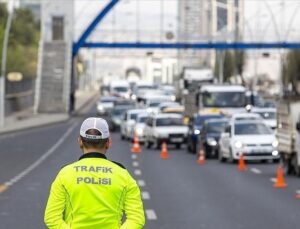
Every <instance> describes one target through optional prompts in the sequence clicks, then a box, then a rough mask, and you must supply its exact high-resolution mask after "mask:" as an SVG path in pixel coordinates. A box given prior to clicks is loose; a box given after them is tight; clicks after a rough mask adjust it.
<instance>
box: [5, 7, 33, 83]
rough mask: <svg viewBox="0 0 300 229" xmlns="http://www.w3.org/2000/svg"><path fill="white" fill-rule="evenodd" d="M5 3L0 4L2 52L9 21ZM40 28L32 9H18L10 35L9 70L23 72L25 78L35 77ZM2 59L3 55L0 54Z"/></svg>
mask: <svg viewBox="0 0 300 229" xmlns="http://www.w3.org/2000/svg"><path fill="white" fill-rule="evenodd" d="M7 16H8V14H7V10H6V6H5V4H0V52H1V53H2V48H3V47H2V44H3V36H4V30H5V26H6V21H7ZM38 41H39V30H38V24H37V22H35V20H34V16H33V14H32V12H31V11H29V10H27V9H16V10H15V13H14V17H13V22H12V27H11V31H10V36H9V44H8V55H7V72H21V73H23V75H24V77H25V78H28V77H31V78H32V77H35V76H36V68H37V54H38ZM0 61H1V55H0Z"/></svg>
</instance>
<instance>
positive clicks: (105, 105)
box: [97, 96, 117, 115]
mask: <svg viewBox="0 0 300 229" xmlns="http://www.w3.org/2000/svg"><path fill="white" fill-rule="evenodd" d="M115 101H117V98H116V97H112V96H104V97H102V98H101V99H99V101H98V102H97V113H98V115H104V114H107V113H109V112H111V111H112V109H113V107H114V102H115Z"/></svg>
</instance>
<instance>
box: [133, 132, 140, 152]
mask: <svg viewBox="0 0 300 229" xmlns="http://www.w3.org/2000/svg"><path fill="white" fill-rule="evenodd" d="M131 152H132V153H141V152H142V149H141V146H140V141H139V137H138V136H137V135H135V136H134V138H133V145H132V147H131Z"/></svg>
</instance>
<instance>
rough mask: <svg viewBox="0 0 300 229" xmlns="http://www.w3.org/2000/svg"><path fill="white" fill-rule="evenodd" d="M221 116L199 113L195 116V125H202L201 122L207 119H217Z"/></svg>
mask: <svg viewBox="0 0 300 229" xmlns="http://www.w3.org/2000/svg"><path fill="white" fill-rule="evenodd" d="M218 118H223V116H221V115H199V116H197V117H196V118H195V124H196V125H197V126H202V125H203V123H204V122H205V121H206V120H208V119H218Z"/></svg>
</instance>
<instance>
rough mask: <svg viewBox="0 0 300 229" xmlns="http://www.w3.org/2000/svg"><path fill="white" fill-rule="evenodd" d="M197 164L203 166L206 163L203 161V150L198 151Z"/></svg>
mask: <svg viewBox="0 0 300 229" xmlns="http://www.w3.org/2000/svg"><path fill="white" fill-rule="evenodd" d="M197 163H198V164H199V165H204V164H205V163H206V161H205V154H204V150H203V149H200V150H199V157H198V160H197Z"/></svg>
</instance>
